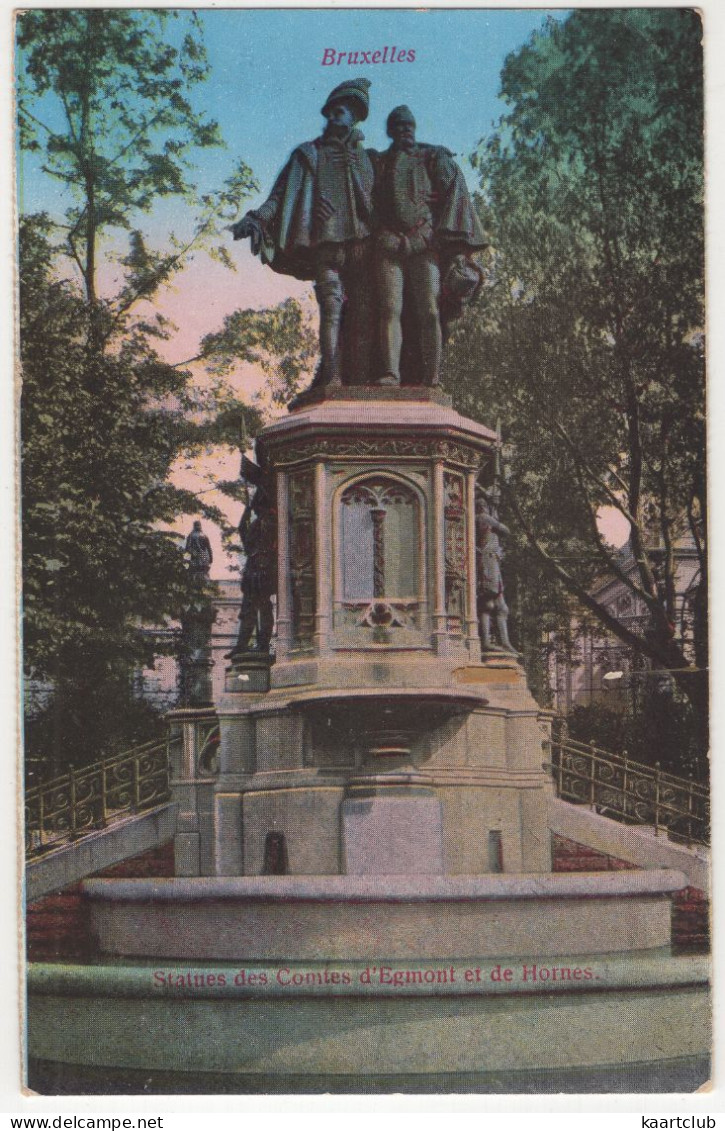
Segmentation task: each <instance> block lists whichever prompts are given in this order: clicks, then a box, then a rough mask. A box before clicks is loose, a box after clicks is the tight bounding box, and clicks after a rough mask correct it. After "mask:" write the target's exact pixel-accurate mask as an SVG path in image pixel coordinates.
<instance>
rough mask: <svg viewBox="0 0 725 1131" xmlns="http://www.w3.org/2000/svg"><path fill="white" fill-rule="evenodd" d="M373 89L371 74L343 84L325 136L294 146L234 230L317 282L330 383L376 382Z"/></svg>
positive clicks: (322, 372) (280, 265) (321, 379)
mask: <svg viewBox="0 0 725 1131" xmlns="http://www.w3.org/2000/svg"><path fill="white" fill-rule="evenodd" d="M369 87H370V82H369V80H368V79H364V78H357V79H349V80H347V81H346V82H343V83H340V85H339V86H337V87H335V89H334V90H333V91H332V92H331V93H330V95H329V97H328V98H327V100H326V102H325V104H324V106H323V107H322V114H323V115H324V117H325V119H326V125H325V128H324V131H323V133H322V135H321V136H320V137H318V138H316V139H315V140H314V141H310V142H305V143H303V144H302V145H299V146H298V147H297V148H296V149H295V150H294V151H293V153H292V154H291V156H290V158H289V160H288V161H287V163H286V165H285V166H284V168H283V169H282V171H281V172H280V174H279V176H278V177H277V180H276V181H275V184H274V187H273V188H272V191H271V193H270V195H269V197H268V199H267V200H266V201H265V202H264V204H263V205H261V207H260V208H257V209H254V210H253V211H251V212H247V214H246V215H245V216H244V217H243V218H242V219H241V220H240V221H239V222H238V223H237V224H235V225H234V227H233V228H232V231H233V234H234V238H235V239H244V238H246V237H249V238H250V240H251V249H252V252H253V253H254V254H255V255H259V256H260V258H261V260H262V262H263V263H267V264H269V266H270V267H271V268H272V269H273V270H274V271H278V272H281V273H282V274H286V275H294V276H295V277H296V278H298V279H311V280H313V281H314V284H315V294H316V296H317V301H318V304H319V308H320V367H319V370H318V374H317V378H316V381H317V383H318V384H320V385H325V386H328V387H334V386H337V385H340V384H352V383H358V384H365V383H366V382H367V381H368V380H369V369H370V345H371V329H372V311H371V308H370V301H371V287H370V281H371V279H370V276H371V258H372V256H371V240H370V237H371V234H372V229H373V216H372V193H373V179H374V171H373V164H372V161H371V157H370V154H369V153H368V152H367V150H366V149H365V148H364V146H363V135H362V134H361V132H360V131H359V130H358V129H357V124H358V123H359V122H363V121H365V119H366V118H367V116H368V109H369V99H368V89H369ZM343 321H344V328H343Z"/></svg>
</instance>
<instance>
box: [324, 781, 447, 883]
mask: <svg viewBox="0 0 725 1131" xmlns="http://www.w3.org/2000/svg"><path fill="white" fill-rule="evenodd" d="M364 792H365V791H363V790H357V791H355V792H354V793H353V795H352V796H351V797H348V798H346V799H345V801H343V803H342V808H341V819H342V851H343V871H344V872H345V873H346V874H347V875H349V876H366V875H367V876H370V875H375V876H385V875H395V874H404V875H408V876H416V875H434V876H442V875H443V871H444V867H443V865H444V861H443V810H442V806H441V802H440V800H439V799H438V798H437V797H436V796H435V794H434V793H433V791H432V790H421V789H415V788H412V787H405V786H403V787H401V788H400V790H399V791H396V790H395V789H394V787H390V786H388V787H387V788H386V787H381V788H379V789H378V790H377V791H376V793H375V796H370V797H366V796H364Z"/></svg>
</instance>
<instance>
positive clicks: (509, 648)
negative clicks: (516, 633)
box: [496, 613, 518, 655]
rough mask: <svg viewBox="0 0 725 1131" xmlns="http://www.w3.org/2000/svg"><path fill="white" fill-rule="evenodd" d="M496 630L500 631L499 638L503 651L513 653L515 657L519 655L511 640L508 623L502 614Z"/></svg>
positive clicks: (497, 618)
mask: <svg viewBox="0 0 725 1131" xmlns="http://www.w3.org/2000/svg"><path fill="white" fill-rule="evenodd" d="M496 628H497V630H498V638H499V640H500V641H501V648H502V650H503V651H504V652H513V654H514V655H518V653H517V651H516V649H515V648H514V646H513V644H512V643H511V641H510V640H509V630H508V621H507V618H506V616H505V615H504V614H503V613H500V614H499V615H498V616H497V617H496Z"/></svg>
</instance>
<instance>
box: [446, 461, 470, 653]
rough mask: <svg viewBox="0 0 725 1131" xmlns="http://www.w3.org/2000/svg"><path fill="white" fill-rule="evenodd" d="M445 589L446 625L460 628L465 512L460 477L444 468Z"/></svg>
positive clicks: (453, 629)
mask: <svg viewBox="0 0 725 1131" xmlns="http://www.w3.org/2000/svg"><path fill="white" fill-rule="evenodd" d="M443 498H444V504H443V505H444V510H443V515H444V538H445V591H446V616H447V618H448V622H447V629H448V632H449V633H452V634H453V635H460V634H461V633H462V632H463V623H464V619H465V593H466V512H465V503H464V500H465V485H464V481H463V477H462V476H460V475H455V474H453V473H452V472H446V473H445V475H444V477H443Z"/></svg>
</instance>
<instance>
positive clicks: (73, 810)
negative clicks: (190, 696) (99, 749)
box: [25, 742, 169, 859]
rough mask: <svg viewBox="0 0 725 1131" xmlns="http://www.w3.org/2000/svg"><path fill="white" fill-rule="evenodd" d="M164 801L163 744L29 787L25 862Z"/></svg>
mask: <svg viewBox="0 0 725 1131" xmlns="http://www.w3.org/2000/svg"><path fill="white" fill-rule="evenodd" d="M168 797H169V750H168V742H147V743H146V744H145V745H143V746H137V747H135V748H134V749H133V750H127V751H124V753H122V754H117V755H115V756H114V757H112V758H107V759H105V760H104V761H102V762H95V763H94V764H93V765H90V766H84V767H83V768H82V769H78V770H76V769H71V770H70V771H69V772H68V773H67V774H63V775H62V776H61V777H57V778H53V779H51V780H50V781H47V782H42V783H41V784H40V785H35V786H32V787H31V788H30V789H28V790H27V791H26V794H25V849H26V856H27V858H28V859H32V858H34V857H36V856H40V855H41V854H43V853H45V852H50V851H52V850H53V849H54V848H59V847H60V846H61V845H62V844H64V843H68V842H70V841H74V840H78V839H79V837H82V836H85V835H86V834H87V833H89V832H93V831H94V830H96V829H103V828H105V827H106V825H108V824H109V823H110V822H111V821H113V820H117V819H118V818H119V817H122V816H124V815H126V814H132V813H140V812H142V811H143V810H145V809H150V808H152V807H153V806H154V805H159V804H161V803H162V802H163V801H166V800H167V799H168Z"/></svg>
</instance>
